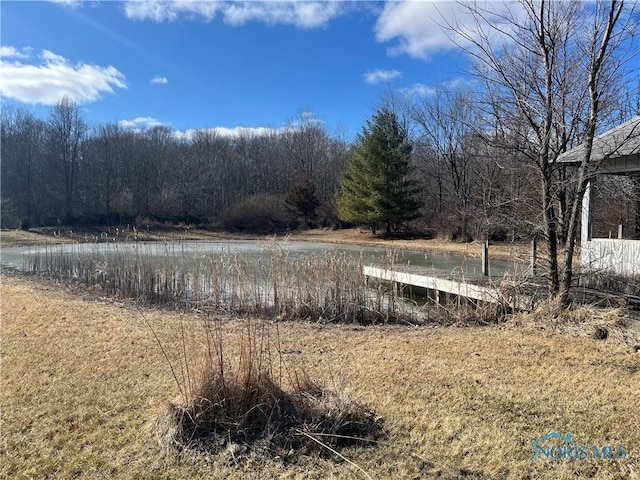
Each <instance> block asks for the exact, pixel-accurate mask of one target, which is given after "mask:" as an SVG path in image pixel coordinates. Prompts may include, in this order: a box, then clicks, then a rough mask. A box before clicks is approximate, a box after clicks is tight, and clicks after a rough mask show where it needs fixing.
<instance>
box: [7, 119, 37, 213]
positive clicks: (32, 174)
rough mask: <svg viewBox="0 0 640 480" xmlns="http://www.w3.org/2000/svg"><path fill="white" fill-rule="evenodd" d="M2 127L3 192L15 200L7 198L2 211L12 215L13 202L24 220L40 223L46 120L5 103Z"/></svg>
mask: <svg viewBox="0 0 640 480" xmlns="http://www.w3.org/2000/svg"><path fill="white" fill-rule="evenodd" d="M0 128H1V131H2V138H1V140H0V146H1V147H2V152H1V155H0V156H1V158H2V175H1V177H0V178H1V180H2V196H3V197H5V198H12V200H13V202H3V211H2V213H3V215H7V217H9V215H8V214H9V211H8V210H7V208H8V206H9V205H11V204H13V205H14V206H15V211H14V213H15V214H16V215H18V216H19V217H20V220H24V219H26V220H27V224H28V225H32V226H36V225H38V224H39V223H40V220H41V218H40V217H41V215H42V214H43V213H45V208H46V202H45V184H44V181H43V180H44V178H45V177H46V173H45V172H44V170H45V168H46V164H45V163H46V162H45V149H44V131H45V123H44V122H43V121H42V120H40V119H38V118H36V117H35V116H34V115H33V114H31V113H30V112H28V111H25V110H20V109H18V110H16V109H12V108H7V107H3V109H2V121H1V122H0Z"/></svg>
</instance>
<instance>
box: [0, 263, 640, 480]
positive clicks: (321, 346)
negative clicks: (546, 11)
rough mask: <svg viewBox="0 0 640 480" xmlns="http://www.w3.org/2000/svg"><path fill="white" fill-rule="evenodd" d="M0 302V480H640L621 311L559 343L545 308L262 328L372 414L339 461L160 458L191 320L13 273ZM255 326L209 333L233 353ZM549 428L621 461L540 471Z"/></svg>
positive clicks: (639, 360) (638, 406) (548, 462)
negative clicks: (366, 431)
mask: <svg viewBox="0 0 640 480" xmlns="http://www.w3.org/2000/svg"><path fill="white" fill-rule="evenodd" d="M0 293H1V299H2V345H1V349H2V350H1V355H2V375H1V378H0V387H1V405H0V407H1V408H0V419H1V431H2V439H3V440H2V446H1V451H0V453H1V458H0V475H1V476H2V477H3V478H72V477H82V478H103V477H105V476H110V477H112V478H199V477H202V478H205V477H206V478H238V479H240V478H242V479H244V478H367V476H370V477H371V478H398V479H400V478H402V479H405V478H451V479H453V478H460V477H469V478H513V479H516V478H517V479H520V478H548V479H557V478H604V479H614V478H620V479H623V478H625V479H626V478H631V479H633V478H636V479H637V478H640V477H639V475H640V473H639V472H640V422H639V420H638V419H640V389H639V388H638V386H639V385H640V355H639V354H638V353H635V351H634V348H633V347H632V346H630V343H629V341H628V339H627V337H625V335H629V333H628V332H627V330H625V327H624V312H623V311H617V310H612V311H607V312H608V313H606V314H603V313H602V312H601V311H594V312H592V313H589V312H588V310H581V313H579V314H573V316H572V317H570V318H566V319H565V320H566V322H563V325H569V326H570V328H568V329H567V330H566V331H565V333H559V332H558V330H559V329H558V328H556V327H557V326H556V325H555V324H554V321H551V320H550V319H548V320H549V321H548V322H545V318H544V316H545V315H549V316H550V318H553V316H554V315H557V312H556V311H555V310H553V309H550V310H549V311H548V312H544V311H539V312H535V313H534V314H532V315H529V316H518V317H517V318H514V319H512V320H510V321H509V322H507V323H504V324H500V325H493V326H489V327H467V328H453V327H447V328H445V327H439V326H425V327H421V328H410V327H406V326H399V325H383V326H370V327H361V326H354V325H321V324H318V323H308V322H280V323H269V325H271V328H274V329H276V328H277V332H278V335H277V338H278V340H277V345H278V350H279V352H280V353H281V354H282V357H283V362H284V363H285V364H287V365H294V366H300V367H303V369H304V372H306V375H307V376H308V378H309V379H311V380H312V381H313V382H314V383H315V384H316V385H321V386H322V387H323V388H326V389H327V390H329V391H332V392H336V394H339V395H343V396H345V397H347V398H350V399H352V400H353V401H354V402H356V403H357V404H358V405H361V406H363V408H364V407H366V409H367V411H372V412H375V415H376V418H380V421H381V424H382V425H383V426H384V433H385V434H384V437H380V438H377V439H376V438H373V437H372V441H371V442H368V443H371V445H364V444H361V443H356V444H352V445H347V446H345V447H344V448H341V449H340V450H339V454H340V456H338V455H335V454H333V453H332V452H327V451H326V449H322V448H319V449H309V450H307V451H299V452H297V453H294V454H288V452H284V451H283V452H280V454H278V453H276V454H275V455H274V454H273V453H269V454H262V453H260V452H259V451H257V450H253V451H252V450H247V449H246V448H244V447H243V446H242V444H241V443H238V442H235V443H233V442H232V443H229V444H227V445H226V446H225V450H224V451H222V452H218V453H213V454H202V453H199V452H198V451H193V450H188V449H187V450H182V451H174V453H172V454H168V453H167V451H166V449H163V448H162V446H161V445H159V444H158V442H157V441H156V440H157V439H156V438H155V435H154V432H155V433H157V431H158V430H157V428H155V430H154V425H155V427H157V421H158V419H159V418H160V419H161V418H163V415H164V414H165V413H166V412H167V408H173V407H167V405H168V404H169V405H173V406H176V405H178V406H179V405H183V404H182V403H181V402H182V400H181V393H180V391H179V388H178V383H177V382H176V381H175V379H174V377H173V375H172V372H171V369H170V368H169V366H168V365H169V363H170V364H171V365H173V366H174V367H175V368H176V369H177V370H176V372H177V376H178V377H179V378H183V377H182V375H183V374H182V373H181V372H182V371H181V370H180V369H179V365H181V363H180V362H181V359H183V358H184V357H185V351H184V349H185V345H190V344H189V343H188V342H187V343H185V341H184V338H185V335H187V336H189V338H193V337H192V336H190V334H189V332H190V331H191V330H190V328H191V326H192V325H193V329H194V330H195V328H196V326H197V325H200V324H201V322H202V320H203V317H202V316H201V315H199V314H197V313H193V314H182V315H180V314H178V313H176V312H168V311H162V310H154V309H145V310H144V311H143V313H141V312H140V311H139V310H138V309H137V307H135V306H133V305H131V304H129V303H126V302H118V301H115V300H113V299H102V300H96V299H95V298H93V297H91V296H89V295H88V294H87V293H86V292H84V293H82V294H81V295H78V294H75V293H74V292H73V291H71V290H70V289H69V288H67V287H65V286H62V285H59V284H54V283H51V282H42V281H37V280H36V279H33V278H24V277H19V276H13V275H2V276H1V277H0ZM598 312H600V313H598ZM248 321H249V320H247V319H243V318H220V319H219V323H218V324H217V325H219V334H220V335H221V337H220V339H221V341H222V342H223V343H224V345H229V348H230V354H231V356H232V357H233V355H234V352H235V355H236V357H238V358H239V356H240V354H241V352H240V350H241V347H240V346H241V345H243V343H242V341H241V337H242V335H243V333H242V332H243V331H246V325H247V322H248ZM253 321H254V322H259V320H253ZM555 321H556V323H557V318H556V320H555ZM595 326H599V328H601V329H602V328H606V329H607V332H608V333H607V335H603V334H602V330H597V329H596V328H595ZM198 328H199V327H198ZM152 329H153V332H155V335H156V336H157V338H156V337H155V336H154V334H153V333H152ZM598 332H600V333H598ZM196 339H197V338H196ZM159 344H161V345H163V348H164V352H165V354H166V357H165V356H163V354H162V352H161V351H160V349H159ZM234 349H236V350H234ZM187 354H188V352H187ZM167 360H170V362H168V361H167ZM276 365H279V363H277V364H276ZM285 383H288V384H289V383H290V382H285ZM288 391H291V390H288ZM164 418H166V417H164ZM550 432H559V433H560V434H562V435H563V436H564V435H565V434H566V433H568V432H570V433H571V435H572V438H573V440H574V441H575V442H576V444H577V445H588V446H589V448H591V446H597V447H599V448H606V447H607V446H611V447H612V448H614V449H615V448H617V447H624V452H625V456H624V457H619V458H593V456H591V457H589V458H567V457H566V456H565V457H563V458H559V459H553V458H546V459H545V458H542V459H540V458H538V459H537V460H536V459H535V458H534V448H533V441H534V440H536V439H539V438H540V437H543V436H545V435H547V434H548V433H550ZM317 438H318V439H319V440H321V439H322V438H321V437H317ZM600 451H602V450H600Z"/></svg>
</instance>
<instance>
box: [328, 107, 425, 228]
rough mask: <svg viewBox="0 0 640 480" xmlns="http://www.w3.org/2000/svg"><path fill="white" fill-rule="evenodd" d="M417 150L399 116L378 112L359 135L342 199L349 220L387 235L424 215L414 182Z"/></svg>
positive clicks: (342, 211) (340, 207) (341, 207)
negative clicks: (413, 155)
mask: <svg viewBox="0 0 640 480" xmlns="http://www.w3.org/2000/svg"><path fill="white" fill-rule="evenodd" d="M411 151H412V145H411V143H410V141H409V138H408V135H407V132H406V130H405V129H404V128H403V127H402V126H401V125H400V122H398V118H397V116H396V115H395V113H393V112H391V111H389V110H387V109H382V110H378V111H377V112H376V113H375V115H374V116H373V118H372V119H371V120H367V124H366V126H365V127H363V129H362V133H361V134H360V135H358V138H357V140H356V143H355V145H354V147H353V149H352V151H351V154H350V158H349V164H348V166H347V170H346V171H345V173H344V175H343V176H342V178H341V182H340V189H339V191H338V195H337V198H336V203H337V206H338V214H339V215H340V218H341V219H342V220H344V221H347V222H351V223H359V224H368V225H370V226H371V230H372V232H373V233H374V234H375V232H376V225H377V224H378V223H383V224H384V226H385V229H386V232H387V233H391V230H392V229H394V230H395V229H396V228H397V227H398V226H399V225H400V224H402V223H404V222H407V221H409V220H412V219H414V218H416V217H417V216H418V209H419V204H418V201H417V200H416V194H417V193H418V189H417V187H416V185H415V182H413V181H412V180H411V179H410V176H411V168H410V163H409V160H410V158H411Z"/></svg>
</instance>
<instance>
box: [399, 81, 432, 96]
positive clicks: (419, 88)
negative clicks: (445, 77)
mask: <svg viewBox="0 0 640 480" xmlns="http://www.w3.org/2000/svg"><path fill="white" fill-rule="evenodd" d="M401 91H402V92H403V93H404V94H405V95H407V96H409V97H413V96H414V95H415V96H417V97H429V96H431V95H434V94H435V93H436V91H437V90H436V88H434V87H431V86H429V85H426V84H424V83H414V84H413V85H411V86H410V87H406V88H403V89H401Z"/></svg>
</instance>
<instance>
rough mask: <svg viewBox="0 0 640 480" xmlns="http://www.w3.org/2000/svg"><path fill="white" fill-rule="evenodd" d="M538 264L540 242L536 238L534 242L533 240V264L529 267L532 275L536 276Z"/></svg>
mask: <svg viewBox="0 0 640 480" xmlns="http://www.w3.org/2000/svg"><path fill="white" fill-rule="evenodd" d="M537 262H538V240H537V239H536V238H534V239H533V240H531V263H530V267H529V268H530V269H531V274H532V275H535V274H536V263H537Z"/></svg>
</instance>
